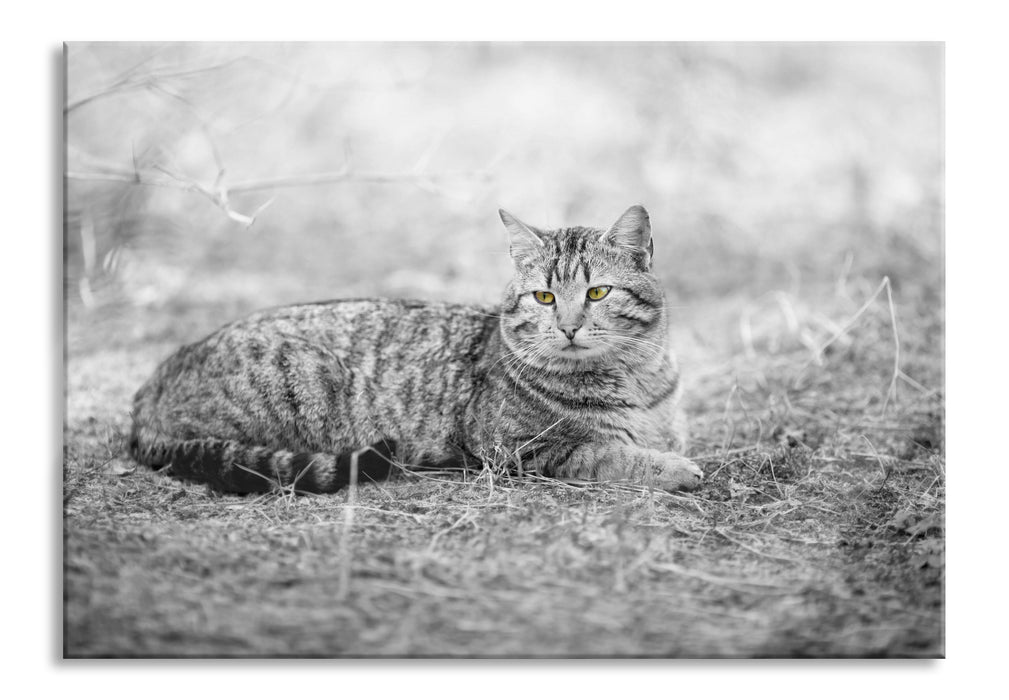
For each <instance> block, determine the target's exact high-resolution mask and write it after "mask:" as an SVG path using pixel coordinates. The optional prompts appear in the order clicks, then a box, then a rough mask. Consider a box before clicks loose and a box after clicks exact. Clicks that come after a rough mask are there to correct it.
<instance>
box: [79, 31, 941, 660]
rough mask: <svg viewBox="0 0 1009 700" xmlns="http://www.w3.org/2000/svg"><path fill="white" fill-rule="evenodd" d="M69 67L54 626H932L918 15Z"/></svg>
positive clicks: (123, 634) (347, 639) (853, 648)
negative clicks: (805, 33) (836, 32)
mask: <svg viewBox="0 0 1009 700" xmlns="http://www.w3.org/2000/svg"><path fill="white" fill-rule="evenodd" d="M64 66H65V81H66V83H65V93H66V99H65V104H64V113H63V119H64V134H65V143H64V146H65V172H64V183H65V190H64V230H63V245H64V290H65V299H64V311H65V318H64V327H65V343H66V346H65V355H64V357H65V387H66V404H65V416H64V464H63V504H62V508H63V542H64V547H63V593H64V600H63V653H64V656H66V657H72V658H82V657H141V658H179V657H181V658H194V657H195V658H235V657H284V658H291V657H294V658H305V657H326V658H333V657H377V658H402V657H452V658H469V657H507V658H541V657H554V658H556V657H560V658H585V657H594V658H620V657H654V658H664V659H680V658H753V657H759V658H765V657H789V658H794V657H924V658H936V657H942V656H943V655H944V653H945V642H944V629H945V624H944V615H945V598H944V580H945V579H944V574H945V403H944V401H945V396H944V386H945V374H944V335H945V325H944V308H945V307H944V257H943V255H944V252H943V235H944V234H943V216H944V212H943V207H944V193H943V186H944V182H943V168H944V146H943V108H944V105H943V90H944V86H943V46H942V44H937V43H794V44H793V43H72V44H68V45H66V46H65V47H64Z"/></svg>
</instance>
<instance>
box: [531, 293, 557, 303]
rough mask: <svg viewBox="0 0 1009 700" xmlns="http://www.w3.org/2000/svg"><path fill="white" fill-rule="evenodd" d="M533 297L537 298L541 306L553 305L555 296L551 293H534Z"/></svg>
mask: <svg viewBox="0 0 1009 700" xmlns="http://www.w3.org/2000/svg"><path fill="white" fill-rule="evenodd" d="M533 296H534V297H536V301H538V302H539V303H541V304H553V303H554V295H553V294H551V293H550V292H533Z"/></svg>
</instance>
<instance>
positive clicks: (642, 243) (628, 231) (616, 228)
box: [599, 204, 653, 262]
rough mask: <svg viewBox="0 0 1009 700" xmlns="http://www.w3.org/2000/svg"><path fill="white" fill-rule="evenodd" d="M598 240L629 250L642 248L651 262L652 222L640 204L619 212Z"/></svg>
mask: <svg viewBox="0 0 1009 700" xmlns="http://www.w3.org/2000/svg"><path fill="white" fill-rule="evenodd" d="M599 240H601V241H605V242H607V243H610V244H612V245H615V246H619V247H620V248H626V249H628V250H631V251H638V250H643V251H645V252H646V253H647V254H648V261H649V262H651V257H652V249H653V245H652V224H651V222H650V221H649V220H648V212H647V211H645V208H644V207H643V206H641V205H640V204H635V205H634V206H633V207H630V208H629V209H628V210H627V211H625V212H624V213H623V214H621V215H620V218H619V219H617V222H616V223H615V224H613V225H612V226H610V228H609V230H608V231H607V232H606V233H604V234H603V235H602V237H601V238H600V239H599Z"/></svg>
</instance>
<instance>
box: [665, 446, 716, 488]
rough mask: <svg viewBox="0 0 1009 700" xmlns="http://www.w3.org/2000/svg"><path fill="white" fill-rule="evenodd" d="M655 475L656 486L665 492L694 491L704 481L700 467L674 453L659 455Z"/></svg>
mask: <svg viewBox="0 0 1009 700" xmlns="http://www.w3.org/2000/svg"><path fill="white" fill-rule="evenodd" d="M654 474H655V486H656V487H658V488H660V489H663V490H664V491H693V490H694V489H696V488H697V487H698V486H700V485H701V481H702V480H703V479H704V472H703V471H701V468H700V467H699V466H697V465H696V464H694V463H693V462H691V461H690V460H689V459H687V458H686V457H681V456H680V455H677V454H673V453H672V452H664V453H662V454H661V455H659V459H658V460H657V464H656V467H655V471H654Z"/></svg>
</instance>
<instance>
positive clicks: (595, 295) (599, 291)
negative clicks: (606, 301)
mask: <svg viewBox="0 0 1009 700" xmlns="http://www.w3.org/2000/svg"><path fill="white" fill-rule="evenodd" d="M609 293H610V288H609V287H593V288H592V289H590V290H589V293H588V295H587V296H588V297H589V299H591V300H592V301H599V300H600V299H602V298H603V297H604V296H606V295H607V294H609Z"/></svg>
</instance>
